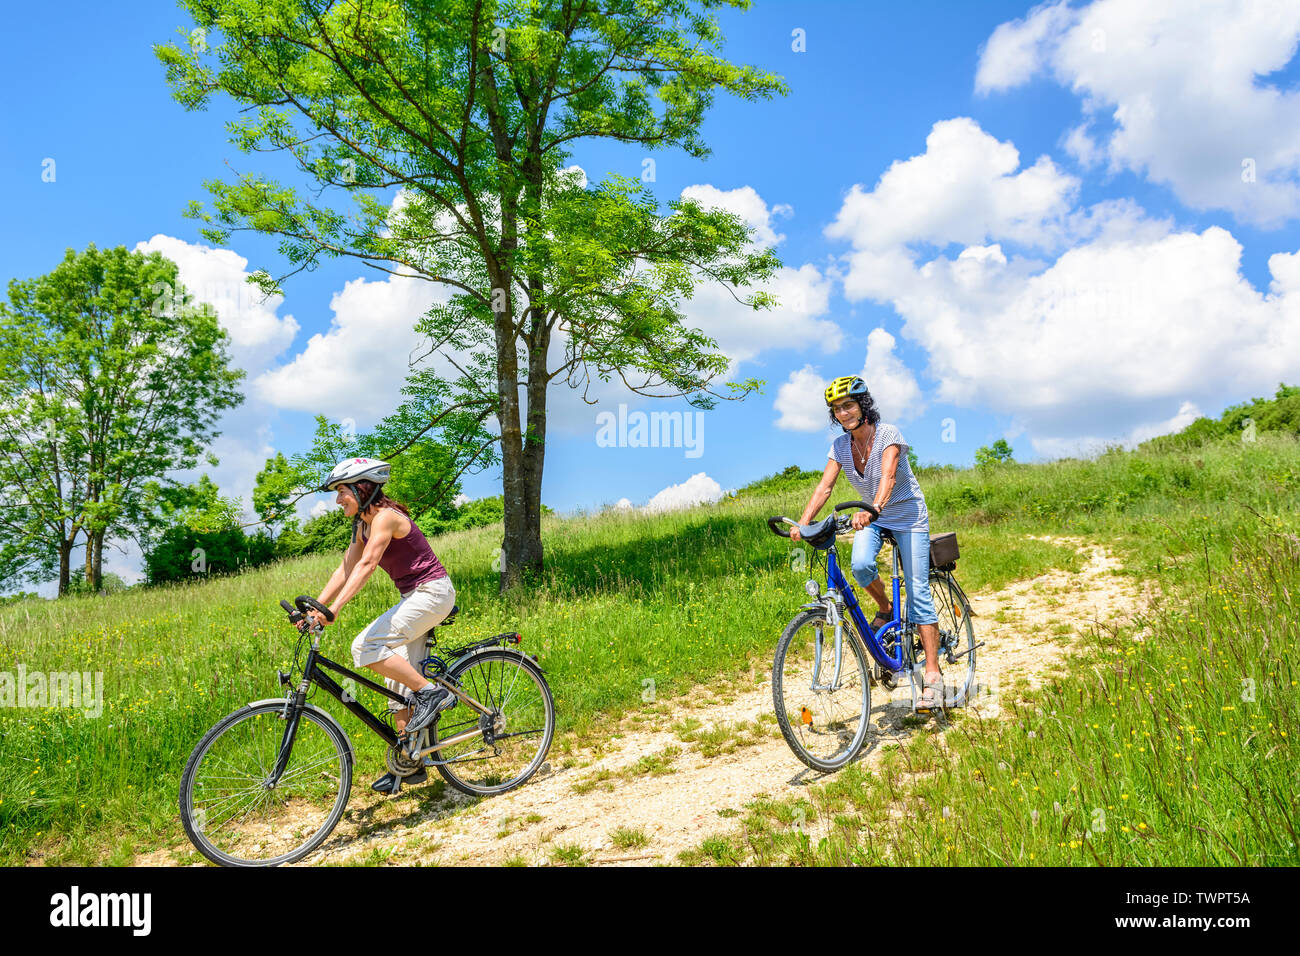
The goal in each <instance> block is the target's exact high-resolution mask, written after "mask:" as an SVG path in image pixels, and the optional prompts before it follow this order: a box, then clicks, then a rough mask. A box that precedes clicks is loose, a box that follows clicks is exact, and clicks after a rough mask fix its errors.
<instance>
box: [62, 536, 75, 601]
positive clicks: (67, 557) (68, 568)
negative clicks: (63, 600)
mask: <svg viewBox="0 0 1300 956" xmlns="http://www.w3.org/2000/svg"><path fill="white" fill-rule="evenodd" d="M72 537H73V540H75V539H76V534H73V536H72ZM71 583H72V541H70V540H68V539H66V538H64V539H63V540H61V541H60V542H59V597H63V596H64V595H65V594H67V593H68V585H69V584H71Z"/></svg>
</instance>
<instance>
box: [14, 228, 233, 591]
mask: <svg viewBox="0 0 1300 956" xmlns="http://www.w3.org/2000/svg"><path fill="white" fill-rule="evenodd" d="M176 274H177V269H176V265H175V263H173V262H170V261H169V260H167V259H165V258H164V257H163V256H162V255H161V254H160V253H156V252H155V253H151V254H149V255H145V254H143V253H129V252H127V250H126V248H125V247H123V246H118V247H117V248H115V249H107V250H102V251H101V250H99V249H97V248H96V247H95V246H94V245H91V246H89V247H88V248H87V249H86V250H85V251H84V252H82V253H76V252H74V251H73V250H71V249H69V250H67V253H66V255H65V257H64V259H63V261H62V262H61V263H60V264H59V265H58V266H57V267H56V268H55V269H54V270H53V271H52V272H50V273H48V274H47V275H44V276H40V277H38V278H35V279H30V280H14V281H12V282H10V284H9V302H8V304H5V303H0V515H3V517H0V525H2V526H3V527H4V528H5V530H6V531H7V535H6V537H7V538H8V544H6V546H5V547H4V548H3V549H0V581H4V580H7V579H11V578H15V579H28V580H31V579H39V578H41V577H42V576H48V575H50V574H52V573H54V569H55V567H56V566H57V569H58V572H57V573H58V578H59V593H60V594H64V593H66V591H67V588H68V582H69V579H70V578H69V575H70V554H71V551H72V549H73V547H74V546H75V545H76V544H77V542H78V539H79V538H81V539H84V542H85V544H86V568H85V578H86V580H87V581H89V582H91V585H92V590H95V591H98V590H99V589H100V587H101V584H102V580H101V578H102V565H103V548H104V540H105V538H106V537H108V536H112V535H119V536H125V535H136V536H137V537H138V536H139V535H140V534H141V533H145V534H147V532H148V529H149V527H150V523H151V521H152V520H153V515H154V513H155V505H156V502H157V500H158V497H159V494H160V493H161V490H162V489H164V488H166V487H171V486H174V485H175V484H176V483H175V482H174V481H172V480H170V479H167V478H166V477H165V476H166V473H167V472H168V471H170V470H173V469H185V468H192V467H194V466H195V465H196V464H197V462H198V458H199V455H200V453H201V450H202V448H203V446H204V445H205V444H206V443H207V442H209V441H210V440H211V439H213V438H215V437H216V436H217V434H218V432H217V431H216V429H215V422H216V421H217V419H218V417H219V416H220V414H221V413H222V412H223V411H225V410H226V409H228V408H231V407H233V406H235V405H237V404H238V403H239V402H241V401H242V400H243V399H242V396H241V395H240V394H239V392H238V391H237V389H236V387H235V384H236V383H237V382H238V381H239V379H240V378H241V377H242V375H243V373H242V372H240V371H238V370H234V369H231V368H229V367H228V355H227V353H226V344H227V342H228V340H229V337H228V335H227V334H226V333H225V332H224V331H223V330H222V329H221V327H220V325H219V324H218V322H217V316H216V314H215V313H214V312H213V311H212V309H211V308H210V307H208V306H197V307H196V306H191V305H188V304H186V300H187V298H188V294H187V293H186V291H185V289H184V288H183V287H182V286H180V284H179V283H178V282H177V280H176ZM209 460H210V461H212V462H213V463H215V459H211V458H209Z"/></svg>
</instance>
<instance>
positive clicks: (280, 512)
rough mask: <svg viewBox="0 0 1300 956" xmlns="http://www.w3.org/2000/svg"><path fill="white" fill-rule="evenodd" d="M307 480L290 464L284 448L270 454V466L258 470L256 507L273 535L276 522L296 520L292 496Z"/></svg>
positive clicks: (268, 462) (255, 509)
mask: <svg viewBox="0 0 1300 956" xmlns="http://www.w3.org/2000/svg"><path fill="white" fill-rule="evenodd" d="M303 483H304V479H303V475H302V474H301V473H300V472H299V471H298V470H297V469H296V468H293V467H291V466H290V464H289V462H288V460H287V459H286V458H285V457H284V454H283V452H276V453H275V457H274V458H268V459H267V461H266V467H264V468H263V469H262V470H261V471H259V472H258V473H257V478H256V480H255V482H254V485H253V510H254V511H256V512H257V515H258V517H260V518H261V519H262V521H263V523H264V524H265V525H266V526H267V530H268V531H269V532H270V533H271V537H272V538H274V537H275V530H274V529H275V528H276V526H283V525H285V524H286V523H287V522H289V521H291V520H294V519H293V511H292V505H291V503H290V499H291V498H292V497H293V494H294V492H295V491H296V490H298V489H299V488H301V487H302V486H303Z"/></svg>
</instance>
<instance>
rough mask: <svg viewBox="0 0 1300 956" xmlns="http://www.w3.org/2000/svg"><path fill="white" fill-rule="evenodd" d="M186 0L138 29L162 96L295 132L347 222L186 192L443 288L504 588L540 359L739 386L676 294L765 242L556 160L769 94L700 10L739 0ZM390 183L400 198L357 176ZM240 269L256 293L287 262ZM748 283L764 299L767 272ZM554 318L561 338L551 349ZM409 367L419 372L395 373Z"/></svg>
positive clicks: (547, 373) (529, 526) (519, 551)
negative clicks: (490, 486) (347, 211)
mask: <svg viewBox="0 0 1300 956" xmlns="http://www.w3.org/2000/svg"><path fill="white" fill-rule="evenodd" d="M183 2H184V5H185V6H186V8H187V9H188V10H189V12H190V13H191V15H192V16H193V18H194V20H195V23H196V24H197V27H196V29H195V31H193V32H192V33H191V38H190V43H189V44H188V46H187V47H181V46H178V45H172V46H160V47H155V52H156V54H157V56H158V58H159V59H160V60H161V61H162V62H163V63H164V64H165V65H166V67H167V78H168V81H169V83H170V84H171V87H172V90H173V93H174V96H175V97H176V99H177V100H178V101H179V102H181V103H182V104H184V105H185V106H186V107H187V108H190V109H196V108H205V107H206V105H207V103H208V101H209V100H210V98H211V95H212V94H213V93H215V92H219V91H220V92H225V93H227V94H228V95H230V96H231V97H232V98H233V99H234V100H235V101H236V102H238V103H240V104H242V105H245V106H246V110H245V112H247V113H249V114H250V115H249V116H247V117H245V118H242V119H240V120H237V121H235V122H234V123H233V124H232V130H233V133H234V135H233V142H235V143H236V145H237V146H239V148H241V149H242V150H244V151H245V152H251V151H254V150H262V151H269V150H285V151H288V152H289V153H290V155H291V156H292V157H293V159H294V160H295V161H296V162H297V164H298V166H299V168H300V169H301V170H302V171H303V172H304V173H306V174H307V175H308V176H309V177H311V178H312V179H313V180H315V181H316V182H318V183H319V184H320V185H321V186H322V189H324V188H330V187H336V188H339V189H341V190H343V191H346V192H350V193H351V194H352V195H353V196H354V197H355V201H356V205H357V210H356V216H355V218H353V219H349V218H347V217H345V216H344V215H342V214H340V213H338V212H336V211H335V210H333V209H330V208H327V207H324V206H317V205H313V204H312V203H311V202H310V201H308V200H305V199H304V198H302V197H300V196H299V195H298V193H297V192H296V191H295V190H294V189H293V188H292V187H287V186H283V185H281V184H279V183H276V182H274V181H271V180H269V179H266V178H264V177H262V176H260V175H257V174H247V175H244V176H241V177H240V178H239V180H238V181H237V182H236V183H234V184H227V183H222V182H208V183H205V186H206V187H207V188H208V190H209V191H210V192H211V194H212V196H213V198H214V207H215V209H214V212H211V213H210V212H207V211H205V210H204V209H203V207H202V204H200V203H198V202H197V201H196V202H193V203H191V205H190V209H189V214H190V215H191V216H193V217H195V218H199V219H201V220H203V221H204V222H206V223H208V224H210V225H212V224H214V223H215V226H216V227H215V228H207V229H204V230H203V235H204V236H205V237H206V238H208V239H209V240H210V241H214V242H218V243H224V242H226V241H228V239H229V235H230V233H231V232H232V231H235V230H240V229H251V230H255V231H259V232H264V233H272V234H278V235H281V236H283V237H284V240H285V241H284V242H283V243H282V245H281V250H282V251H283V252H284V253H285V254H286V255H287V257H288V258H289V260H290V261H291V262H292V263H294V264H295V265H297V266H298V269H296V270H294V272H296V271H300V270H301V269H307V268H312V267H313V266H314V265H315V264H316V263H317V262H318V261H319V259H320V257H322V256H338V255H350V256H355V257H357V258H358V259H360V260H361V261H363V262H365V263H366V264H367V265H369V266H371V267H373V268H376V269H378V270H380V271H384V272H389V273H393V274H413V275H415V276H417V277H420V278H423V279H426V280H430V281H434V282H439V283H444V284H446V285H447V286H449V287H450V288H451V289H452V291H453V296H452V299H451V301H450V302H449V303H448V304H447V305H446V306H444V307H441V308H438V309H435V310H433V312H432V313H431V314H430V315H429V316H428V317H427V318H426V320H425V321H424V324H423V325H422V329H423V330H424V331H426V332H427V333H428V334H429V336H430V352H431V353H432V352H435V351H437V352H441V353H442V356H443V358H444V359H445V361H446V362H447V363H450V364H451V365H452V366H454V367H455V368H457V369H458V370H459V372H460V377H459V379H458V380H457V381H456V386H457V389H458V399H459V401H460V403H461V404H460V407H462V408H465V409H473V410H475V411H478V412H483V411H486V412H488V413H490V414H493V415H495V417H496V419H497V422H498V424H499V430H500V436H499V437H500V448H501V461H502V486H503V495H504V502H505V529H506V540H505V561H504V569H503V574H502V587H503V588H504V587H507V586H510V585H511V584H513V583H515V582H517V581H518V580H519V579H520V575H521V573H522V572H525V571H528V570H537V569H540V567H541V563H542V544H541V531H540V528H541V525H540V519H541V485H542V473H543V464H544V459H545V440H546V409H547V389H548V386H549V385H550V383H551V382H552V381H553V380H555V379H556V378H560V379H561V380H563V381H567V382H569V384H571V385H572V384H581V383H582V382H584V381H585V379H584V376H585V375H586V374H587V373H589V372H592V371H594V372H595V374H596V375H598V376H599V377H601V378H608V377H610V376H612V375H614V374H617V375H619V376H620V377H621V378H623V380H624V381H625V382H627V384H628V385H629V386H631V387H633V388H635V389H637V390H643V391H644V392H645V393H646V394H654V395H686V396H688V397H690V398H691V399H693V400H694V401H696V402H697V403H699V404H702V405H705V406H707V405H708V404H710V403H711V401H712V400H713V399H714V398H716V397H739V396H741V395H744V394H746V393H747V392H748V391H749V390H751V389H752V388H754V387H756V385H757V383H756V382H754V381H752V380H749V381H746V382H743V383H739V384H738V385H735V386H734V387H733V388H730V389H728V390H727V394H726V395H722V394H720V393H719V392H717V391H715V390H714V389H713V388H712V383H713V382H714V381H715V380H716V379H717V378H719V377H720V376H721V375H723V374H724V373H725V370H726V367H727V363H726V360H725V358H724V357H723V356H720V355H717V354H716V352H715V351H714V349H716V343H714V342H712V341H711V340H709V339H708V338H707V337H705V336H703V335H701V334H700V333H699V332H697V331H695V330H693V329H690V328H689V327H687V326H686V325H685V323H684V320H683V316H682V315H681V313H680V311H679V310H678V307H677V306H678V305H679V303H680V302H681V301H682V300H684V299H686V298H689V297H690V294H691V292H692V290H693V289H694V287H695V285H696V283H697V282H699V281H702V280H703V281H712V280H717V281H722V282H724V283H726V284H727V285H728V287H730V288H731V289H733V290H734V289H736V288H737V287H740V286H747V285H749V284H751V283H753V282H755V281H760V280H762V279H765V278H767V277H769V276H770V275H771V272H772V270H773V269H774V268H775V265H776V260H775V257H774V256H773V255H772V254H771V252H770V251H765V250H756V249H753V248H752V247H751V246H750V242H749V241H750V239H751V238H752V236H751V232H750V230H749V229H748V228H747V227H746V226H745V225H744V223H743V222H742V221H741V220H740V219H739V218H738V217H736V216H733V215H730V214H728V213H726V212H723V211H721V210H706V209H703V208H701V207H700V206H698V205H697V204H695V203H690V202H677V203H674V204H672V207H671V210H670V213H669V214H668V215H666V216H664V215H660V214H659V213H658V211H657V209H656V205H655V203H654V202H653V197H651V196H650V195H649V193H648V192H645V191H642V192H640V193H634V191H632V190H630V189H628V188H627V186H626V184H625V183H620V182H619V181H612V182H610V183H607V184H605V185H604V186H602V187H601V188H599V189H594V190H587V189H585V187H582V186H575V185H574V183H573V179H572V177H566V176H563V175H561V170H562V169H564V164H565V163H566V162H567V160H568V159H569V156H570V154H569V152H568V150H569V148H570V147H571V146H572V144H574V143H576V142H578V141H580V140H584V139H593V138H594V139H612V140H616V141H619V142H623V143H628V144H637V145H640V146H642V147H643V148H645V149H647V150H659V149H667V148H672V147H677V148H680V149H682V150H684V151H685V152H686V153H687V154H689V155H691V156H694V157H703V156H706V155H707V154H708V148H707V146H706V145H705V143H704V142H703V140H702V139H701V137H700V127H701V124H702V121H703V118H704V114H705V111H706V109H707V107H708V106H709V105H710V103H711V102H712V100H713V97H714V95H715V93H717V92H718V91H722V92H726V93H731V94H733V95H736V96H739V97H742V98H745V99H754V98H766V97H770V96H772V95H774V94H776V93H779V92H784V91H785V86H784V84H783V82H782V81H781V80H780V78H779V77H776V76H774V75H772V74H768V73H765V72H762V71H759V70H756V69H753V68H751V67H746V66H736V65H733V64H731V63H728V62H727V61H726V60H724V59H723V58H722V57H721V56H720V50H721V45H722V36H721V33H720V31H719V28H718V24H717V21H716V18H715V17H714V15H713V11H715V10H717V9H718V8H722V7H739V8H742V9H744V8H747V7H748V6H749V2H748V0H696V2H692V0H600V2H596V0H447V2H440V3H438V4H428V3H423V2H417V0H405V2H399V0H344V2H327V0H318V2H311V0H266V2H264V0H183ZM215 33H219V34H220V37H221V40H222V42H221V44H220V45H217V44H216V37H215V36H211V35H210V34H215ZM299 122H301V124H302V128H299V126H298V125H297V124H298V123H299ZM393 186H397V187H399V197H400V199H401V201H400V202H399V203H398V204H397V205H398V206H400V210H395V209H394V208H393V207H390V204H389V203H386V202H382V201H380V200H379V199H377V198H375V196H373V195H370V194H369V193H367V192H366V191H365V190H387V189H390V188H391V187H393ZM292 274H293V272H290V273H289V275H292ZM256 278H257V279H258V281H259V282H260V283H261V285H262V288H263V289H264V290H266V291H268V292H270V291H274V290H277V289H278V288H279V283H280V282H281V281H283V279H285V278H287V276H281V277H279V278H278V279H273V278H272V277H271V276H270V275H269V274H268V273H266V272H261V273H259V274H258V275H257V276H256ZM611 283H612V284H611ZM735 294H736V293H735V292H734V291H733V295H735ZM738 298H739V296H738ZM742 301H745V302H748V303H750V304H753V305H754V306H755V307H762V306H766V305H770V304H771V300H770V299H769V298H768V297H767V296H764V295H762V294H761V293H760V294H754V295H749V296H748V297H746V298H744V299H742ZM557 335H560V336H562V337H563V338H564V349H565V354H564V360H563V361H562V362H560V363H559V364H558V365H556V366H554V367H553V366H552V365H551V364H550V362H549V356H550V352H551V345H552V341H553V339H555V338H556V336H557ZM426 377H427V378H434V377H436V376H435V373H434V371H433V370H431V369H421V370H417V372H416V373H415V374H414V375H413V376H412V378H413V380H414V381H415V383H416V384H419V383H421V382H423V381H425V380H426ZM521 389H523V390H524V397H523V399H522V401H521V396H520V390H521Z"/></svg>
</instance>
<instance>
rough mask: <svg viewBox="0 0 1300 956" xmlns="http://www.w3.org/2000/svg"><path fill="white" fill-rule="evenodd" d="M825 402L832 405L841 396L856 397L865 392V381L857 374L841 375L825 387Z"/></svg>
mask: <svg viewBox="0 0 1300 956" xmlns="http://www.w3.org/2000/svg"><path fill="white" fill-rule="evenodd" d="M825 394H826V404H827V405H834V404H835V403H836V402H838V401H839V400H840V399H841V398H850V397H852V398H857V397H858V396H859V395H865V394H867V383H866V382H864V381H862V378H861V377H860V376H857V375H841V376H840V377H839V378H837V379H835V381H833V382H831V384H830V386H829V387H828V388H827V389H826V393H825Z"/></svg>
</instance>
